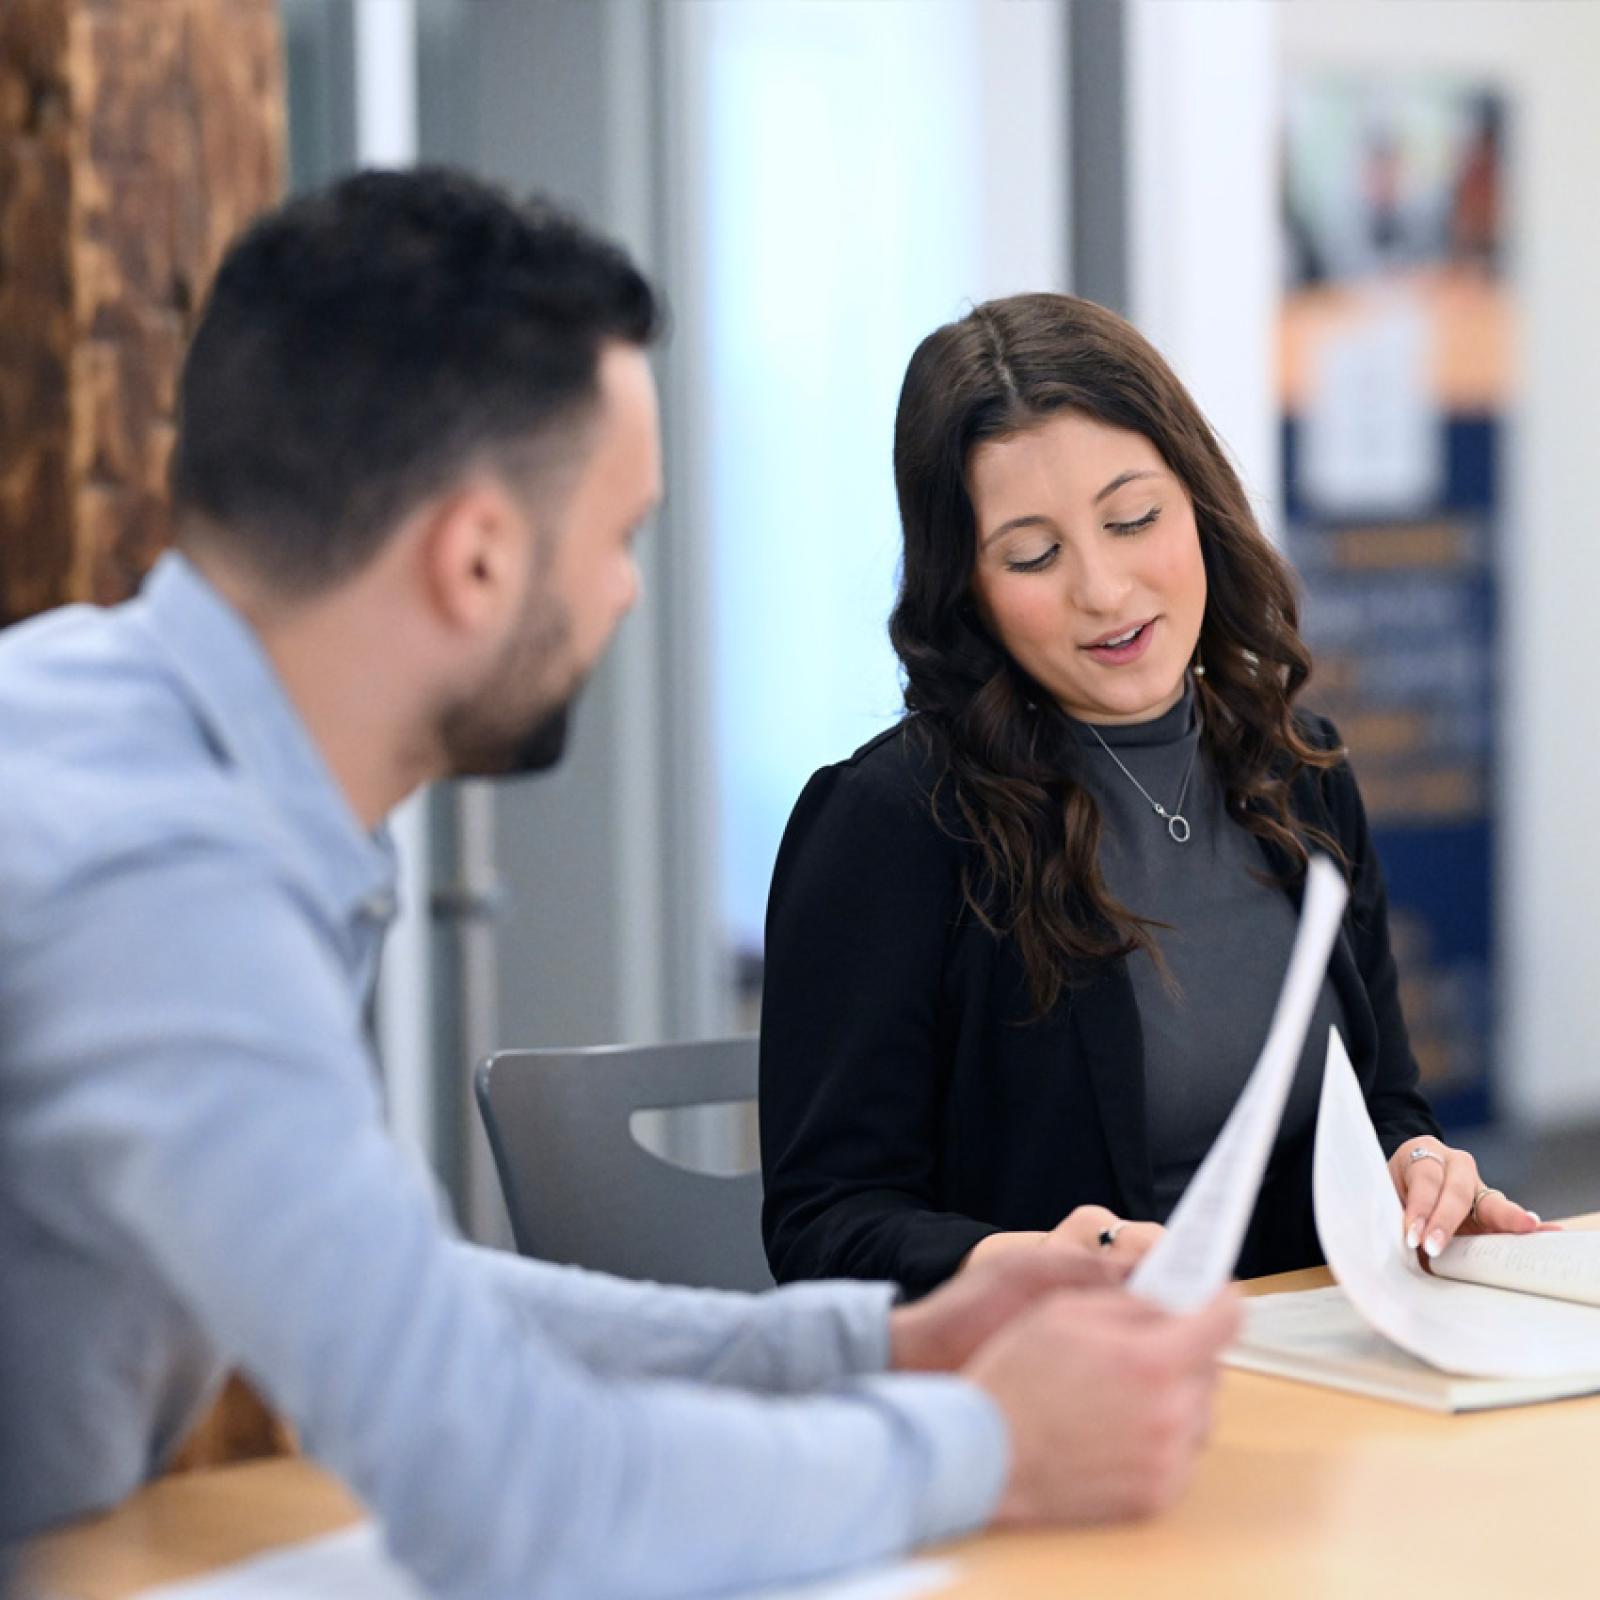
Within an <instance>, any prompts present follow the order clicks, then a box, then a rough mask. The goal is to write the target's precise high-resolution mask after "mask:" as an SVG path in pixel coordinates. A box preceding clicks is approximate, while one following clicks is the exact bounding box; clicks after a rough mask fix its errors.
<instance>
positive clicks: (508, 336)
mask: <svg viewBox="0 0 1600 1600" xmlns="http://www.w3.org/2000/svg"><path fill="white" fill-rule="evenodd" d="M659 325H660V310H659V307H658V304H657V300H656V297H655V294H654V293H653V292H652V290H651V287H650V285H649V283H648V282H647V281H646V279H645V278H644V276H643V275H642V274H641V273H640V272H639V270H638V269H637V268H636V267H635V266H634V265H633V263H632V262H631V261H630V260H629V259H628V257H627V256H626V255H625V254H624V253H623V252H622V251H621V250H620V249H618V248H617V247H616V246H615V245H612V244H610V243H608V242H606V241H605V240H603V239H600V238H598V237H596V236H595V235H593V234H591V233H589V232H588V231H587V230H586V229H585V228H583V227H582V226H581V225H580V224H579V223H578V222H576V221H575V220H574V219H573V218H571V217H569V216H567V215H566V214H564V213H563V212H561V211H559V210H557V209H556V208H555V207H553V206H551V205H549V204H547V203H545V202H542V201H538V200H534V201H529V202H527V203H519V202H517V201H515V200H513V199H512V198H511V197H510V196H508V195H506V194H505V193H503V192H502V191H500V190H498V189H496V188H494V187H492V186H490V185H488V184H485V183H482V182H480V181H478V180H477V179H475V178H471V177H468V176H466V175H465V174H462V173H458V172H451V171H446V170H443V169H436V168H435V169H427V168H424V169H419V170H415V171H409V172H363V173H358V174H356V175H355V176H353V177H350V178H347V179H345V180H344V181H342V182H340V183H337V184H335V185H333V186H332V187H330V188H327V189H323V190H320V191H318V192H317V193H314V194H310V195H306V196H304V197H302V198H299V199H295V200H291V201H289V202H288V203H287V204H285V205H283V206H280V207H278V208H277V209H276V210H274V211H271V212H268V213H267V214H266V215H264V216H262V217H260V218H259V219H258V220H257V221H256V222H255V223H254V224H252V226H251V227H250V228H249V229H248V230H247V231H246V232H245V233H244V234H243V235H242V237H241V238H240V239H239V240H238V241H237V242H236V243H235V244H234V245H233V247H232V248H231V249H230V250H229V251H228V254H227V255H226V257H225V258H224V260H223V262H222V266H221V269H220V270H219V271H218V273H217V277H216V282H215V284H214V285H213V287H212V290H211V295H210V299H209V301H208V303H207V305H206V308H205V312H204V315H203V316H202V317H201V319H200V326H199V328H198V329H197V330H196V333H195V336H194V342H193V343H192V345H191V346H190V349H189V354H188V358H187V360H186V362H185V364H184V369H183V376H182V379H181V382H180V390H179V411H180V424H179V433H178V441H177V445H176V448H175V450H174V452H173V462H172V491H173V499H174V502H175V506H176V509H177V512H178V514H179V521H180V527H181V528H182V530H183V531H182V534H181V538H182V540H183V541H184V542H186V543H188V544H189V545H191V546H194V545H199V544H210V545H214V546H217V547H219V548H223V549H225V550H226V552H227V553H228V554H230V555H234V556H238V557H241V558H242V559H243V560H244V561H246V562H247V563H248V565H249V566H250V567H251V568H252V569H253V570H255V571H257V572H258V573H260V574H261V575H262V576H264V577H266V578H267V579H268V580H269V581H270V582H271V583H272V584H273V585H274V586H275V587H278V588H281V589H284V590H290V591H296V592H308V591H312V590H316V589H319V588H322V587H325V586H326V585H328V584H331V583H333V582H336V581H337V580H339V579H340V578H343V577H345V576H347V575H348V574H349V573H351V572H353V571H355V570H356V569H357V568H359V567H360V566H362V565H363V564H364V563H365V562H366V561H367V560H368V559H369V558H370V557H371V556H372V555H373V554H374V552H375V551H376V550H377V548H378V547H379V545H380V544H381V543H382V542H383V539H384V537H385V536H386V535H387V534H388V533H389V532H390V531H391V530H392V529H393V527H394V526H395V524H396V522H397V521H398V520H399V519H400V518H401V517H402V516H403V515H404V514H405V513H406V512H407V511H409V510H410V509H411V508H413V507H414V506H416V505H417V504H418V503H420V502H421V501H422V500H424V499H426V498H427V497H428V496H429V495H431V494H435V493H438V492H439V491H441V490H443V489H444V488H446V487H448V485H449V484H450V482H451V480H452V479H453V478H454V477H455V476H457V475H458V474H459V473H461V472H462V471H463V470H464V469H465V468H466V467H467V466H468V465H469V464H470V463H472V462H473V461H475V460H477V459H480V458H488V459H489V460H490V461H491V462H492V463H493V464H495V465H499V466H502V467H503V468H505V469H507V470H508V471H511V470H515V469H516V467H517V465H518V464H519V463H520V464H521V465H522V466H523V467H524V468H526V466H527V463H528V460H529V450H530V447H531V446H534V445H536V444H537V443H538V442H539V441H540V440H541V439H542V438H544V437H545V436H548V435H552V434H556V433H559V432H561V431H563V430H566V429H573V428H576V427H577V426H579V425H581V423H582V422H583V421H584V420H585V418H586V416H587V414H588V411H589V409H590V407H591V406H592V405H593V403H594V401H595V398H596V395H597V369H598V361H599V355H600V350H601V347H602V345H603V344H604V343H606V342H607V341H609V340H621V341H623V342H625V343H629V344H634V345H645V344H648V343H649V342H650V341H651V340H652V339H653V338H654V337H655V335H656V333H657V331H658V329H659Z"/></svg>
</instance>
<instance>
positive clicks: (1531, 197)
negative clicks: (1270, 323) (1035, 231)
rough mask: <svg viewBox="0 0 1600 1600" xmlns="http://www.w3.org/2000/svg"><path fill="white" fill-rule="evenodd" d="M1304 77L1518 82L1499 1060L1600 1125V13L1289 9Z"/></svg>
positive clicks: (1562, 1116)
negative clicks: (1516, 383)
mask: <svg viewBox="0 0 1600 1600" xmlns="http://www.w3.org/2000/svg"><path fill="white" fill-rule="evenodd" d="M1281 28H1282V43H1283V59H1284V62H1285V65H1286V66H1288V67H1290V68H1295V67H1337V66H1345V67H1356V68H1360V69H1363V70H1368V71H1379V72H1383V71H1389V72H1397V73H1398V72H1413V71H1417V72H1447V73H1450V74H1453V75H1462V76H1468V77H1471V78H1473V79H1475V80H1480V81H1486V82H1490V83H1494V84H1498V85H1501V86H1503V88H1504V89H1505V91H1506V92H1507V94H1508V96H1509V98H1510V100H1511V108H1510V118H1509V127H1508V160H1509V164H1510V184H1509V199H1510V215H1511V243H1512V265H1511V270H1512V276H1513V282H1514V285H1515V289H1516V297H1517V302H1518V305H1519V307H1520V311H1521V325H1522V340H1521V342H1522V350H1523V363H1522V397H1521V402H1520V404H1519V406H1518V408H1517V413H1516V425H1515V427H1514V430H1513V434H1512V440H1511V448H1510V452H1509V457H1508V460H1507V463H1506V465H1507V469H1508V476H1509V482H1508V489H1509V497H1508V513H1509V514H1508V515H1507V516H1506V518H1505V523H1504V545H1503V547H1502V586H1501V594H1502V603H1503V612H1502V616H1503V644H1502V652H1503V655H1502V659H1503V664H1504V671H1503V677H1502V680H1501V696H1502V699H1501V716H1500V761H1501V774H1502V785H1503V794H1502V802H1501V811H1500V816H1501V844H1500V857H1499V863H1498V865H1499V895H1500V915H1499V936H1500V944H1501V951H1502V973H1503V978H1504V983H1503V989H1502V1002H1503V1017H1502V1037H1501V1041H1500V1049H1499V1051H1498V1055H1499V1059H1500V1063H1501V1079H1502V1081H1501V1085H1500V1088H1501V1093H1502V1096H1503V1099H1504V1102H1505V1104H1506V1105H1507V1107H1508V1109H1509V1110H1510V1111H1511V1112H1512V1113H1513V1114H1514V1115H1517V1116H1520V1117H1521V1118H1523V1119H1525V1120H1526V1121H1528V1122H1530V1123H1534V1124H1541V1125H1542V1124H1550V1123H1555V1122H1560V1121H1563V1120H1573V1119H1576V1118H1580V1117H1582V1118H1592V1117H1594V1116H1596V1115H1600V981H1596V980H1597V973H1596V954H1597V952H1600V936H1597V930H1596V925H1595V919H1596V910H1597V908H1600V826H1597V824H1600V657H1597V656H1596V653H1595V649H1594V640H1595V638H1596V633H1597V630H1596V626H1595V617H1594V607H1595V603H1596V596H1600V534H1597V530H1596V527H1595V519H1594V516H1593V510H1592V507H1593V496H1594V489H1593V472H1594V463H1595V462H1596V460H1597V459H1600V405H1597V402H1596V399H1595V388H1594V374H1595V373H1596V372H1597V371H1600V300H1597V293H1596V286H1597V285H1600V207H1597V205H1596V197H1597V196H1600V115H1597V114H1596V110H1595V97H1594V84H1595V81H1596V77H1597V75H1600V5H1592V4H1590V5H1577V4H1569V3H1566V0H1476V3H1474V4H1471V5H1466V4H1460V3H1447V0H1405V3H1398V0H1343V3H1341V4H1339V5H1322V4H1311V3H1306V0H1298V3H1295V4H1292V5H1285V6H1283V7H1282V8H1281Z"/></svg>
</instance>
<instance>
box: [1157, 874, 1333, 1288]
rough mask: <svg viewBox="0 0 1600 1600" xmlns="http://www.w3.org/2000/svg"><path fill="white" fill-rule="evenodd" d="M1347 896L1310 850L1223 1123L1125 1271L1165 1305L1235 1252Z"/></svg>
mask: <svg viewBox="0 0 1600 1600" xmlns="http://www.w3.org/2000/svg"><path fill="white" fill-rule="evenodd" d="M1347 898H1348V895H1347V892H1346V890H1345V886H1344V879H1343V878H1342V877H1340V875H1339V873H1338V871H1337V869H1336V868H1335V867H1334V865H1333V863H1332V862H1330V861H1329V860H1328V859H1327V857H1326V856H1316V857H1314V858H1313V860H1312V862H1311V867H1310V870H1309V871H1308V873H1307V875H1306V889H1305V896H1304V899H1303V901H1302V904H1301V908H1300V927H1299V931H1298V932H1297V933H1296V934H1295V941H1294V949H1293V951H1292V952H1291V953H1290V956H1289V970H1288V972H1287V974H1286V975H1285V977H1284V980H1283V988H1282V989H1281V990H1280V991H1279V993H1278V1004H1277V1006H1276V1008H1275V1009H1274V1011H1273V1014H1272V1025H1271V1027H1270V1028H1269V1029H1268V1031H1267V1041H1266V1043H1265V1044H1264V1045H1263V1046H1262V1047H1261V1054H1260V1056H1259V1057H1257V1059H1256V1064H1255V1067H1254V1068H1253V1070H1252V1071H1251V1073H1250V1077H1249V1080H1248V1081H1247V1082H1246V1084H1245V1086H1244V1090H1243V1092H1242V1093H1241V1094H1240V1096H1239V1098H1238V1100H1237V1101H1236V1102H1235V1104H1234V1108H1233V1110H1232V1111H1231V1112H1230V1113H1229V1116H1228V1120H1227V1121H1226V1122H1225V1123H1223V1125H1222V1131H1221V1132H1220V1133H1219V1134H1218V1135H1217V1137H1216V1140H1215V1141H1214V1143H1213V1144H1212V1146H1211V1148H1210V1150H1208V1151H1207V1152H1206V1158H1205V1160H1204V1161H1202V1162H1201V1163H1200V1167H1199V1170H1198V1171H1197V1172H1196V1173H1195V1175H1194V1177H1193V1178H1192V1179H1190V1181H1189V1187H1188V1188H1187V1189H1185V1190H1184V1192H1183V1198H1182V1199H1181V1200H1180V1201H1179V1202H1178V1204H1177V1205H1176V1206H1175V1207H1174V1209H1173V1212H1172V1215H1171V1217H1170V1218H1169V1219H1168V1221H1167V1231H1166V1232H1165V1233H1164V1234H1163V1235H1162V1237H1161V1238H1160V1239H1159V1240H1157V1242H1156V1243H1155V1244H1154V1245H1153V1246H1152V1247H1151V1249H1150V1250H1149V1251H1148V1252H1147V1253H1146V1254H1145V1256H1144V1257H1143V1258H1142V1259H1141V1260H1140V1262H1139V1264H1138V1266H1137V1267H1135V1268H1134V1270H1133V1274H1132V1276H1131V1277H1130V1278H1129V1279H1128V1287H1129V1289H1130V1290H1132V1291H1133V1293H1134V1294H1137V1295H1140V1296H1141V1297H1143V1298H1144V1299H1146V1300H1153V1301H1154V1302H1155V1303H1156V1304H1157V1305H1159V1306H1164V1307H1165V1308H1166V1309H1167V1310H1168V1311H1193V1310H1195V1309H1196V1308H1197V1307H1199V1306H1202V1305H1204V1304H1205V1303H1206V1301H1208V1300H1209V1299H1211V1297H1212V1296H1213V1295H1215V1294H1216V1293H1217V1292H1218V1291H1219V1290H1220V1289H1221V1288H1222V1286H1223V1285H1224V1284H1225V1283H1226V1282H1227V1281H1228V1279H1229V1277H1230V1276H1231V1275H1232V1272H1233V1268H1234V1264H1235V1263H1236V1262H1237V1261H1238V1259H1239V1251H1240V1249H1241V1248H1242V1246H1243V1244H1244V1235H1245V1230H1246V1229H1247V1228H1248V1227H1249V1226H1250V1214H1251V1212H1252V1211H1253V1210H1254V1209H1255V1203H1256V1196H1257V1194H1258V1193H1259V1192H1260V1189H1261V1180H1262V1178H1263V1177H1264V1176H1265V1174H1266V1170H1267V1161H1268V1159H1269V1158H1270V1157H1271V1155H1272V1144H1273V1141H1274V1139H1276V1138H1277V1134H1278V1124H1279V1123H1280V1122H1281V1121H1282V1120H1283V1108H1284V1105H1285V1103H1286V1102H1287V1101H1288V1098H1289V1089H1290V1087H1291V1085H1292V1084H1293V1082H1294V1074H1295V1068H1296V1067H1297V1066H1298V1065H1299V1064H1300V1052H1301V1050H1302V1049H1303V1048H1304V1045H1305V1040H1306V1029H1307V1028H1309V1027H1310V1026H1311V1016H1312V1013H1313V1011H1315V1009H1316V1004H1317V995H1318V993H1319V992H1320V991H1321V988H1322V977H1323V974H1324V972H1326V970H1327V966H1328V956H1329V954H1330V953H1331V952H1332V950H1333V941H1334V940H1335V938H1337V937H1338V933H1339V918H1340V917H1341V916H1342V915H1343V913H1344V905H1345V900H1346V899H1347Z"/></svg>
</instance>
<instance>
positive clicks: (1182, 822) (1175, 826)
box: [1167, 812, 1189, 844]
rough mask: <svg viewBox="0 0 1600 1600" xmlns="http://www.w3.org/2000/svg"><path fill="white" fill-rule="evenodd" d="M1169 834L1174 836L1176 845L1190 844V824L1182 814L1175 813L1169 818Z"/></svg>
mask: <svg viewBox="0 0 1600 1600" xmlns="http://www.w3.org/2000/svg"><path fill="white" fill-rule="evenodd" d="M1167 832H1168V833H1170V834H1171V835H1172V837H1173V839H1174V841H1175V842H1176V843H1178V844H1188V842H1189V824H1188V821H1187V820H1186V819H1185V818H1184V816H1183V814H1182V812H1174V813H1173V814H1172V815H1171V816H1170V817H1168V818H1167Z"/></svg>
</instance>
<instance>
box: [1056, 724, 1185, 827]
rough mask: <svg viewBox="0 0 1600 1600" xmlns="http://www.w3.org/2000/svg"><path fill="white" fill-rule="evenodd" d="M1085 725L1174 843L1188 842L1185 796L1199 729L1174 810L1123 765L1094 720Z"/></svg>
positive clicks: (1173, 805)
mask: <svg viewBox="0 0 1600 1600" xmlns="http://www.w3.org/2000/svg"><path fill="white" fill-rule="evenodd" d="M1084 727H1086V728H1087V729H1088V730H1089V732H1090V733H1092V734H1093V735H1094V736H1095V738H1096V739H1099V740H1100V748H1101V749H1102V750H1104V751H1105V753H1106V754H1107V755H1108V756H1110V757H1111V759H1112V760H1113V761H1115V762H1116V764H1117V766H1118V767H1119V768H1120V769H1121V772H1122V776H1123V777H1124V778H1126V779H1127V780H1128V782H1129V783H1131V784H1132V785H1133V786H1134V788H1135V789H1137V790H1138V791H1139V793H1140V794H1142V795H1143V796H1144V797H1145V801H1146V803H1147V804H1148V805H1149V807H1150V809H1151V810H1152V811H1153V812H1155V814H1156V815H1157V816H1158V817H1160V818H1161V820H1162V821H1163V822H1164V823H1166V825H1167V832H1168V833H1169V834H1171V835H1172V840H1173V843H1175V844H1188V842H1189V833H1190V829H1189V819H1188V818H1187V817H1186V816H1184V814H1183V797H1184V796H1185V795H1186V794H1188V792H1189V777H1190V774H1191V773H1193V771H1194V758H1195V757H1196V756H1197V755H1199V753H1200V734H1199V731H1198V730H1196V732H1195V736H1194V749H1193V750H1191V751H1190V752H1189V761H1188V764H1187V765H1186V766H1185V767H1184V769H1183V782H1182V784H1180V785H1179V787H1178V798H1177V799H1176V800H1174V801H1173V802H1172V810H1171V811H1168V810H1167V808H1166V807H1165V806H1164V805H1162V803H1161V802H1160V801H1159V800H1157V799H1156V797H1155V796H1154V795H1153V794H1151V793H1150V791H1149V790H1148V789H1147V788H1145V786H1144V785H1143V784H1142V783H1140V782H1139V780H1138V779H1137V778H1136V777H1134V775H1133V774H1132V773H1131V772H1129V771H1128V769H1127V768H1126V767H1124V766H1123V765H1122V758H1121V757H1120V756H1119V755H1118V754H1117V752H1116V751H1115V750H1113V749H1112V748H1111V746H1110V745H1108V744H1107V743H1106V742H1105V740H1104V739H1102V738H1100V730H1099V729H1098V728H1097V727H1095V725H1094V724H1093V723H1092V722H1086V723H1084Z"/></svg>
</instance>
